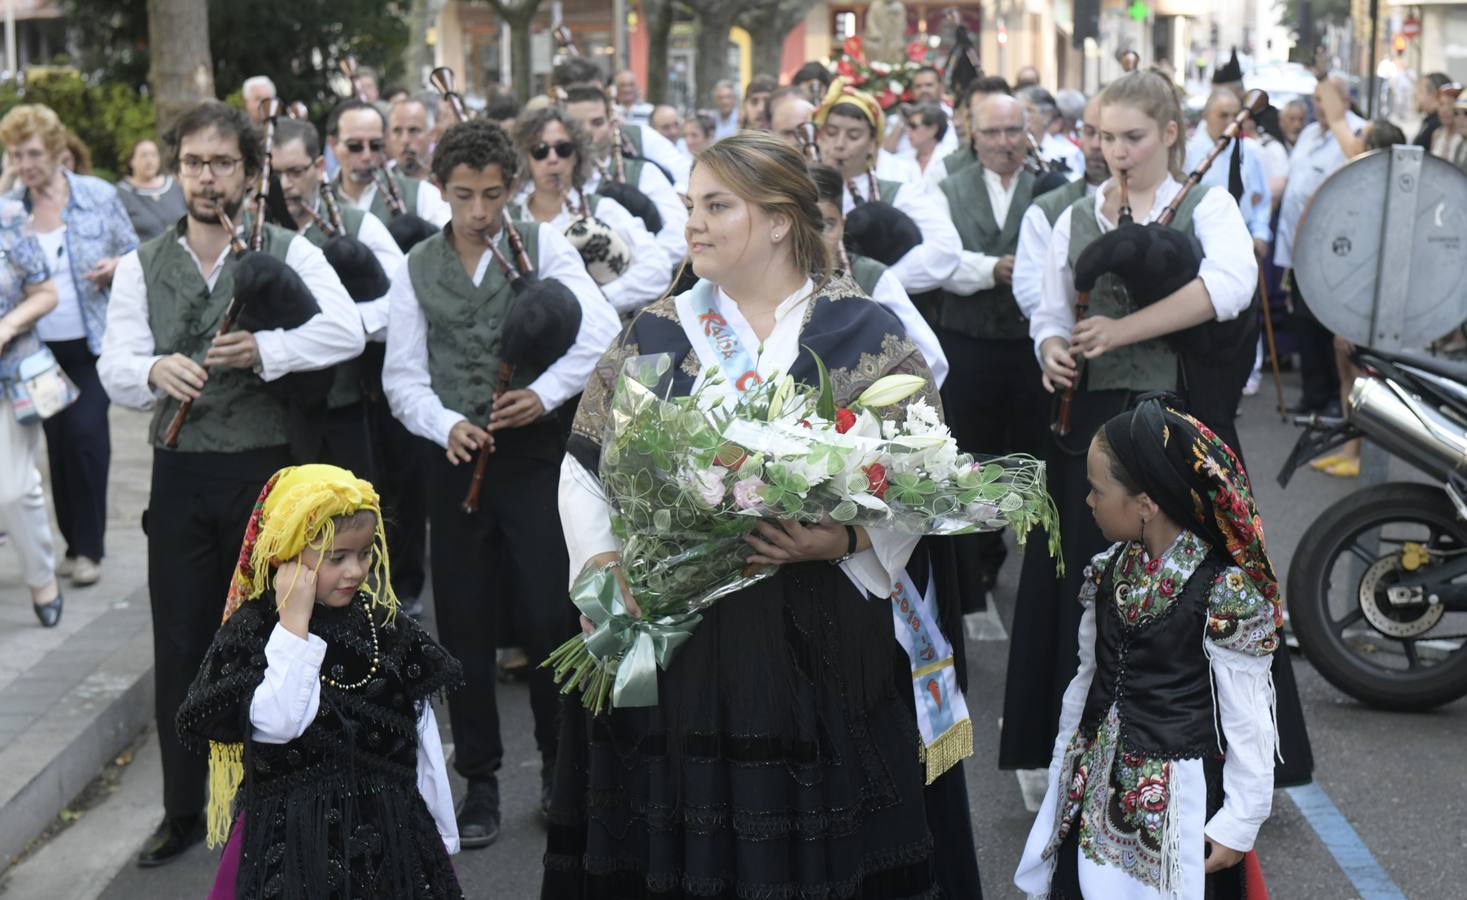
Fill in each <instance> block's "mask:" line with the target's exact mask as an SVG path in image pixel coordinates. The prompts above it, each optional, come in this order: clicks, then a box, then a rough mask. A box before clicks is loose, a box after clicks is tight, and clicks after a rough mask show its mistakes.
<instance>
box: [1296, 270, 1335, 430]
mask: <svg viewBox="0 0 1467 900" xmlns="http://www.w3.org/2000/svg"><path fill="white" fill-rule="evenodd" d="M1290 281H1291V287H1290V293H1291V296H1292V297H1293V300H1294V316H1293V322H1294V330H1295V332H1296V333H1297V335H1298V340H1299V379H1300V381H1301V382H1303V385H1304V396H1303V398H1302V400H1301V402H1302V405H1303V406H1304V407H1305V408H1307V409H1311V410H1322V409H1324V408H1325V407H1326V406H1328V405H1329V404H1331V403H1335V402H1338V401H1339V399H1340V373H1339V369H1338V368H1336V366H1335V342H1334V341H1335V337H1334V335H1333V334H1331V333H1330V330H1329V329H1328V328H1325V327H1324V326H1323V325H1321V324H1320V323H1319V320H1318V319H1316V318H1315V317H1314V312H1313V310H1311V309H1310V308H1309V303H1308V302H1307V301H1306V300H1305V299H1304V295H1303V294H1301V293H1299V285H1298V283H1297V282H1293V279H1290Z"/></svg>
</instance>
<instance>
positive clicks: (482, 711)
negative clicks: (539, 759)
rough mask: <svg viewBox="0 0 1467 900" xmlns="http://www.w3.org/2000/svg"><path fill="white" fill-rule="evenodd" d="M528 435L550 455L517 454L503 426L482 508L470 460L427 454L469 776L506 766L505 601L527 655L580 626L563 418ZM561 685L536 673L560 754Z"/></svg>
mask: <svg viewBox="0 0 1467 900" xmlns="http://www.w3.org/2000/svg"><path fill="white" fill-rule="evenodd" d="M531 429H533V430H534V432H535V433H534V435H533V437H532V435H531V434H526V435H524V437H525V438H527V439H529V440H526V441H523V442H521V443H541V442H543V444H542V446H544V447H548V448H555V450H556V452H554V453H553V454H546V453H536V454H534V455H530V454H529V453H524V454H517V453H514V452H513V451H512V450H511V448H510V447H509V446H506V444H507V442H506V441H505V440H504V439H503V438H504V436H505V435H506V434H507V432H500V433H499V436H500V438H501V439H500V441H499V449H498V450H497V451H496V452H495V454H494V455H493V456H491V457H490V458H489V459H490V461H489V465H488V468H487V469H486V470H485V474H484V484H483V489H482V492H481V493H480V495H479V510H478V512H476V513H474V514H472V515H470V514H467V513H465V512H464V511H463V509H462V508H461V506H462V503H463V500H464V495H465V493H467V491H468V487H469V481H470V480H471V478H472V476H473V469H474V467H473V465H472V464H470V463H463V464H460V465H457V466H454V465H452V464H450V463H449V462H448V459H447V458H446V456H445V455H444V453H443V450H442V449H440V448H438V447H436V446H435V447H432V448H431V450H430V451H428V452H427V454H426V456H425V459H426V465H425V468H426V470H427V479H428V490H427V495H428V521H429V522H430V523H431V525H432V528H431V531H430V538H431V540H432V554H433V559H434V560H435V561H437V562H436V564H435V565H434V566H433V606H434V614H435V616H436V619H437V622H438V634H439V640H440V642H442V644H443V646H444V648H445V649H447V650H448V652H449V653H452V654H453V655H454V656H455V657H457V658H458V659H459V661H460V662H461V663H463V667H464V684H463V686H462V687H461V688H459V689H458V690H456V691H453V692H452V693H450V694H449V695H448V719H449V724H450V726H451V727H452V731H453V744H454V768H455V769H457V770H458V772H459V774H460V775H463V776H464V777H465V778H484V777H487V776H489V775H491V774H493V773H494V772H495V771H497V770H498V768H499V763H500V760H501V759H502V758H503V756H504V742H503V740H501V737H500V732H499V707H498V704H497V702H496V700H495V687H496V684H495V664H494V649H495V647H496V646H497V645H498V633H497V632H498V630H499V613H500V610H501V607H502V606H504V605H508V606H509V608H510V614H511V619H512V620H513V621H514V625H515V631H516V633H517V634H518V636H519V638H520V642H521V644H522V646H524V648H525V652H526V654H528V655H529V657H530V664H531V665H532V666H538V664H539V663H540V661H541V660H543V659H544V658H545V657H546V656H548V655H549V654H550V651H551V650H553V649H555V647H557V646H559V645H560V643H561V642H563V641H565V640H566V639H567V638H569V637H570V636H571V635H572V634H575V633H577V625H576V612H575V607H574V606H572V605H571V602H570V600H569V598H568V596H567V590H566V584H567V577H568V574H569V568H570V563H569V560H568V558H567V556H566V549H565V535H564V533H563V532H562V531H561V527H560V511H559V507H558V504H557V493H558V490H559V484H560V454H559V452H558V450H559V448H560V447H561V444H560V441H559V437H558V435H559V430H558V429H559V426H558V425H557V424H556V423H555V421H554V419H553V418H552V419H550V420H548V421H544V422H541V423H537V424H536V425H532V426H529V427H528V428H527V429H521V430H522V431H527V432H529V431H530V430H531ZM558 701H559V689H558V688H557V687H556V685H555V683H554V681H552V680H551V674H550V670H549V669H541V668H538V667H537V668H535V669H534V670H533V671H532V672H531V675H530V709H531V711H532V712H533V713H534V717H535V744H536V746H537V747H538V748H539V749H540V752H541V754H542V755H543V756H544V758H545V759H547V760H549V761H551V762H552V763H553V761H554V756H555V746H556V730H557V727H558V726H557V710H558V707H559V702H558Z"/></svg>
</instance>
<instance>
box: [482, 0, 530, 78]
mask: <svg viewBox="0 0 1467 900" xmlns="http://www.w3.org/2000/svg"><path fill="white" fill-rule="evenodd" d="M489 5H490V6H492V7H494V12H495V13H497V14H498V15H499V19H500V21H502V22H504V23H505V24H507V25H509V83H510V85H511V86H512V87H513V88H514V95H515V97H516V98H517V99H518V100H519V101H520V102H521V103H524V102H525V101H526V100H528V99H530V95H531V94H533V93H538V92H537V91H535V90H534V80H533V78H532V77H531V75H530V24H531V23H532V22H534V21H535V13H536V11H538V10H539V9H540V0H489Z"/></svg>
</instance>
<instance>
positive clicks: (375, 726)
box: [177, 592, 462, 900]
mask: <svg viewBox="0 0 1467 900" xmlns="http://www.w3.org/2000/svg"><path fill="white" fill-rule="evenodd" d="M367 608H368V607H367V604H366V602H365V597H364V596H363V595H360V594H359V595H357V597H356V598H354V599H353V602H352V603H351V605H350V606H346V607H341V608H331V607H326V606H320V605H318V606H317V607H316V609H315V612H314V613H313V615H312V618H311V632H312V633H313V634H316V635H319V636H320V637H321V638H323V639H324V640H325V641H326V644H327V650H326V656H325V659H324V660H323V662H322V667H321V671H322V673H323V674H325V675H327V676H328V677H330V678H332V679H334V680H336V681H337V682H339V683H344V684H350V683H353V682H355V681H358V680H359V679H361V678H362V677H363V676H365V675H366V674H367V671H368V667H369V665H370V661H371V658H372V639H371V632H370V630H369V628H368V625H367V621H366V618H365V614H364V610H366V609H367ZM372 615H374V616H375V617H376V622H377V637H378V642H379V645H380V655H381V663H380V666H379V671H378V675H377V677H375V678H373V679H372V680H371V682H369V683H368V684H367V685H365V686H364V687H362V688H359V689H357V690H353V691H344V690H339V689H337V688H334V687H331V686H330V685H327V684H324V683H323V684H322V686H321V706H320V710H319V712H318V713H317V714H316V718H315V720H314V721H312V722H311V724H310V725H309V726H307V728H306V730H305V732H304V733H303V734H302V735H301V736H300V737H299V738H297V739H295V740H293V741H291V742H289V743H286V744H267V743H261V742H256V741H253V740H252V739H251V733H252V729H251V727H250V724H249V709H250V701H251V698H252V697H253V696H254V692H255V688H256V687H257V686H258V685H259V684H260V682H261V681H262V680H263V679H264V676H265V668H266V660H265V644H266V642H267V641H268V640H269V637H270V632H271V630H272V629H273V628H274V626H275V624H276V623H277V622H278V621H279V619H278V617H277V615H276V613H275V599H274V594H273V592H267V593H266V594H265V595H264V596H262V597H261V598H260V599H258V600H255V601H251V602H249V603H246V604H244V605H243V606H242V607H240V609H239V610H238V611H237V612H235V614H234V615H233V616H231V617H230V619H229V620H228V621H227V622H225V623H224V625H223V626H222V627H221V628H220V629H219V633H218V634H217V635H215V637H214V642H213V644H212V645H211V646H210V647H209V652H208V655H207V656H206V657H205V659H204V663H203V665H202V666H201V667H200V669H199V674H198V676H197V677H196V678H195V679H194V683H193V685H192V686H190V688H189V692H188V696H187V698H186V699H185V700H184V702H183V705H182V706H181V707H180V708H179V711H178V719H177V726H178V731H179V735H180V737H181V738H182V739H183V741H184V743H185V744H186V745H187V746H190V747H191V748H194V749H198V750H200V751H201V752H203V751H206V750H207V742H208V741H222V742H230V743H234V742H243V743H244V745H245V755H244V765H245V780H244V784H243V785H242V786H241V788H240V792H239V794H238V796H237V799H236V808H235V812H236V813H239V812H243V813H244V820H243V828H244V834H243V836H242V837H243V841H242V845H241V846H242V854H241V858H240V869H239V878H238V881H237V882H236V886H237V887H236V890H237V896H238V897H239V898H241V900H244V898H255V897H280V898H292V900H294V898H298V900H325V898H336V897H342V898H346V897H351V898H357V897H382V898H388V897H390V898H422V900H426V898H433V900H437V898H458V897H462V892H461V891H460V890H459V887H458V883H457V880H456V879H455V877H454V874H453V867H452V865H451V864H450V862H449V859H448V854H447V851H446V850H445V849H444V846H443V841H442V839H441V838H440V836H439V834H438V831H437V827H436V825H435V824H434V822H433V817H432V815H431V814H430V813H429V811H428V807H427V804H426V803H425V802H424V801H423V798H422V795H421V794H420V793H419V792H418V786H417V753H418V732H417V720H418V710H419V709H420V704H423V703H427V702H429V700H430V698H431V697H432V695H433V694H435V693H437V692H440V691H443V690H445V689H447V688H450V687H453V686H454V685H456V684H458V683H459V681H460V680H461V675H462V670H461V667H460V666H459V663H458V661H457V660H455V659H454V658H453V657H452V656H450V655H449V654H448V653H447V652H445V651H444V650H443V648H441V647H439V646H438V644H436V643H435V642H434V641H433V639H432V638H431V637H429V636H428V635H427V633H426V632H424V631H423V630H422V628H421V627H419V626H418V624H417V623H416V622H414V621H413V620H412V619H410V618H409V617H407V616H405V615H398V616H397V617H396V618H395V619H394V620H393V621H392V622H391V623H390V624H389V623H387V622H386V621H384V620H383V615H384V614H383V613H382V612H381V611H380V610H378V611H374V612H373V613H372ZM236 827H239V826H238V825H236Z"/></svg>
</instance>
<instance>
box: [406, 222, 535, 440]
mask: <svg viewBox="0 0 1467 900" xmlns="http://www.w3.org/2000/svg"><path fill="white" fill-rule="evenodd" d="M515 229H516V230H518V231H519V233H520V237H521V238H523V239H524V242H525V253H527V254H528V255H529V257H530V259H532V260H537V259H539V255H538V254H539V234H540V226H539V225H538V224H536V223H533V222H517V223H515ZM499 248H500V249H501V250H503V251H504V255H505V256H506V257H507V258H509V259H513V258H514V253H513V252H512V251H511V250H510V246H509V240H508V238H507V237H506V236H505V235H504V234H503V233H502V232H501V234H500V235H499ZM408 275H409V277H410V278H411V279H412V285H413V293H414V294H415V295H416V296H417V298H418V306H419V307H420V308H421V309H422V310H423V317H424V318H425V319H426V320H427V323H428V378H429V380H430V381H431V382H432V386H433V393H435V394H437V395H438V399H439V400H440V401H442V403H443V405H444V406H445V407H447V408H448V409H451V410H453V411H454V412H457V413H462V414H463V415H464V416H465V417H467V418H468V420H469V421H470V422H477V423H483V422H487V421H489V407H490V404H491V402H492V401H493V399H494V393H495V391H496V389H498V388H499V386H500V385H499V362H500V358H501V356H502V354H503V346H502V345H501V343H500V335H501V333H502V332H503V330H504V320H505V317H506V316H508V315H509V311H510V310H511V309H513V308H514V304H515V302H516V299H515V295H514V291H513V290H511V289H510V285H509V279H507V278H506V277H505V276H504V272H502V271H501V270H500V268H499V266H498V265H497V264H495V263H492V262H491V263H490V264H489V268H488V269H487V270H486V271H485V272H484V280H483V281H482V282H480V283H479V285H478V286H475V285H474V282H473V280H472V279H471V278H470V277H469V273H468V272H466V271H464V265H463V263H462V262H461V261H460V260H459V257H458V253H456V252H455V251H454V249H453V244H452V243H451V242H450V238H449V232H448V231H446V230H445V231H440V232H439V233H438V234H435V235H433V236H432V237H430V238H428V239H427V240H425V241H423V242H422V243H420V244H418V245H417V246H416V247H414V248H413V249H412V251H411V252H410V253H408ZM539 374H540V373H539V372H532V371H529V370H528V369H526V368H525V367H524V366H520V367H517V368H516V369H515V373H514V378H513V379H512V380H511V382H510V384H508V385H506V386H505V387H506V389H513V388H523V387H527V386H528V385H529V384H530V382H532V381H534V380H535V378H536V377H538V376H539Z"/></svg>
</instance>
